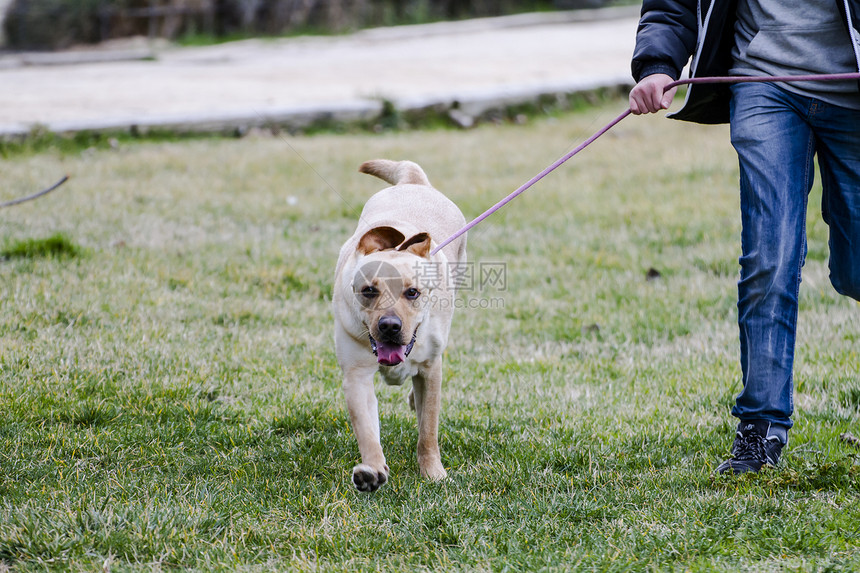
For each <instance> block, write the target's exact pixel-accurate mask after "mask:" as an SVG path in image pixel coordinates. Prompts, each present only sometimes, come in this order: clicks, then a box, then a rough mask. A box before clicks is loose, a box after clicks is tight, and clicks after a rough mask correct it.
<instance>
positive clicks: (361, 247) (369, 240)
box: [358, 227, 406, 255]
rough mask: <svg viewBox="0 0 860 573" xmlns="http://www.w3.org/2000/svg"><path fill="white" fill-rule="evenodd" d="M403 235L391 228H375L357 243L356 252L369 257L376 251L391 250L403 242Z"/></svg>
mask: <svg viewBox="0 0 860 573" xmlns="http://www.w3.org/2000/svg"><path fill="white" fill-rule="evenodd" d="M405 238H406V237H404V236H403V233H401V232H400V231H398V230H397V229H395V228H393V227H375V228H373V229H371V230H369V231H368V232H366V233H365V234H364V236H363V237H362V238H361V240H360V241H358V252H360V253H361V254H362V255H369V254H370V253H375V252H376V251H385V250H388V249H393V248H395V247H397V245H399V244H400V243H402V242H403V239H405Z"/></svg>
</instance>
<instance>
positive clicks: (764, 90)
mask: <svg viewBox="0 0 860 573" xmlns="http://www.w3.org/2000/svg"><path fill="white" fill-rule="evenodd" d="M732 92H733V98H732V110H731V134H732V145H733V146H734V147H735V149H736V151H737V153H738V159H739V165H740V191H741V193H740V198H741V222H742V234H741V248H742V252H743V254H742V256H741V258H740V264H741V276H740V281H739V282H738V325H739V330H740V350H741V370H742V373H743V391H742V392H741V393H740V395H739V396H738V397H737V400H736V403H735V406H734V408H733V409H732V414H733V415H734V416H736V417H737V418H739V419H740V420H741V421H742V422H747V421H756V420H759V421H767V422H770V423H771V424H777V425H779V426H782V427H783V429H787V428H790V427H791V424H792V422H791V419H790V416H791V414H792V412H793V398H792V393H793V387H792V386H793V378H792V369H793V364H794V346H795V334H796V326H797V310H798V292H799V289H800V270H801V267H802V266H803V263H804V259H805V256H806V228H805V223H806V207H807V198H808V196H809V191H810V189H811V187H812V181H813V176H814V167H813V161H812V160H813V155H814V151H815V140H814V138H813V134H812V130H811V128H810V126H809V124H808V123H807V119H806V117H807V114H808V108H809V105H810V101H811V100H809V99H808V98H802V97H798V96H794V95H792V94H789V93H786V92H784V91H783V90H780V89H779V88H777V87H776V86H773V85H771V84H738V85H736V86H733V88H732Z"/></svg>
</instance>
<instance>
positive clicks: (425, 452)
mask: <svg viewBox="0 0 860 573" xmlns="http://www.w3.org/2000/svg"><path fill="white" fill-rule="evenodd" d="M412 397H413V400H414V404H415V414H416V416H417V417H418V468H419V470H420V471H421V477H424V478H427V479H431V480H434V481H437V480H443V479H445V478H446V477H448V472H446V471H445V468H444V467H443V466H442V456H441V455H440V453H439V410H440V408H441V406H442V359H441V358H437V359H436V360H435V361H434V362H433V365H432V366H431V367H430V369H429V370H426V371H421V372H419V373H418V374H417V375H416V376H414V377H413V378H412Z"/></svg>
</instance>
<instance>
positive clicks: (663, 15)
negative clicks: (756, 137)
mask: <svg viewBox="0 0 860 573" xmlns="http://www.w3.org/2000/svg"><path fill="white" fill-rule="evenodd" d="M741 1H744V0H741ZM737 2H738V0H644V2H643V3H642V18H641V20H640V21H639V30H638V31H637V33H636V49H635V50H634V52H633V65H632V69H633V79H635V80H636V81H637V82H638V81H639V80H641V79H642V78H644V77H645V76H650V75H652V74H656V73H664V74H667V75H669V76H671V77H672V78H674V79H678V78H679V77H680V76H681V71H682V70H683V69H684V66H685V65H686V63H687V60H688V59H689V58H690V56H692V57H693V59H692V62H691V63H690V75H691V76H692V77H707V76H726V75H728V71H729V68H730V67H731V65H732V45H733V43H734V34H735V18H736V16H735V13H736V6H737ZM834 2H836V4H837V5H838V6H839V11H840V13H841V14H842V20H843V22H844V23H845V26H846V27H847V28H848V35H849V36H850V37H851V40H852V42H853V44H854V46H853V48H854V57H855V60H856V61H857V69H858V71H860V0H834ZM700 27H701V30H702V33H701V35H700V33H699V29H700ZM730 98H731V92H730V91H729V86H728V85H727V84H698V85H695V86H690V87H689V88H688V91H687V100H686V101H685V102H684V106H683V107H682V108H681V109H680V110H679V111H678V112H677V113H674V114H672V115H671V116H670V117H673V118H675V119H681V120H685V121H694V122H697V123H726V122H728V121H729V99H730Z"/></svg>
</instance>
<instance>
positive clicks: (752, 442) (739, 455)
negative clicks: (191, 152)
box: [732, 432, 767, 461]
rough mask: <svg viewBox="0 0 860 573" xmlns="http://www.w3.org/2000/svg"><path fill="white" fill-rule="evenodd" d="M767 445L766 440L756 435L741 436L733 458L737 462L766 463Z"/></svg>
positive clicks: (751, 433)
mask: <svg viewBox="0 0 860 573" xmlns="http://www.w3.org/2000/svg"><path fill="white" fill-rule="evenodd" d="M765 444H766V442H765V439H764V438H763V437H762V436H760V435H758V434H756V433H753V432H750V433H748V434H739V435H738V440H737V442H736V443H735V451H734V452H732V454H733V455H732V457H733V458H735V459H736V460H758V461H765V460H766V459H767V450H765Z"/></svg>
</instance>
